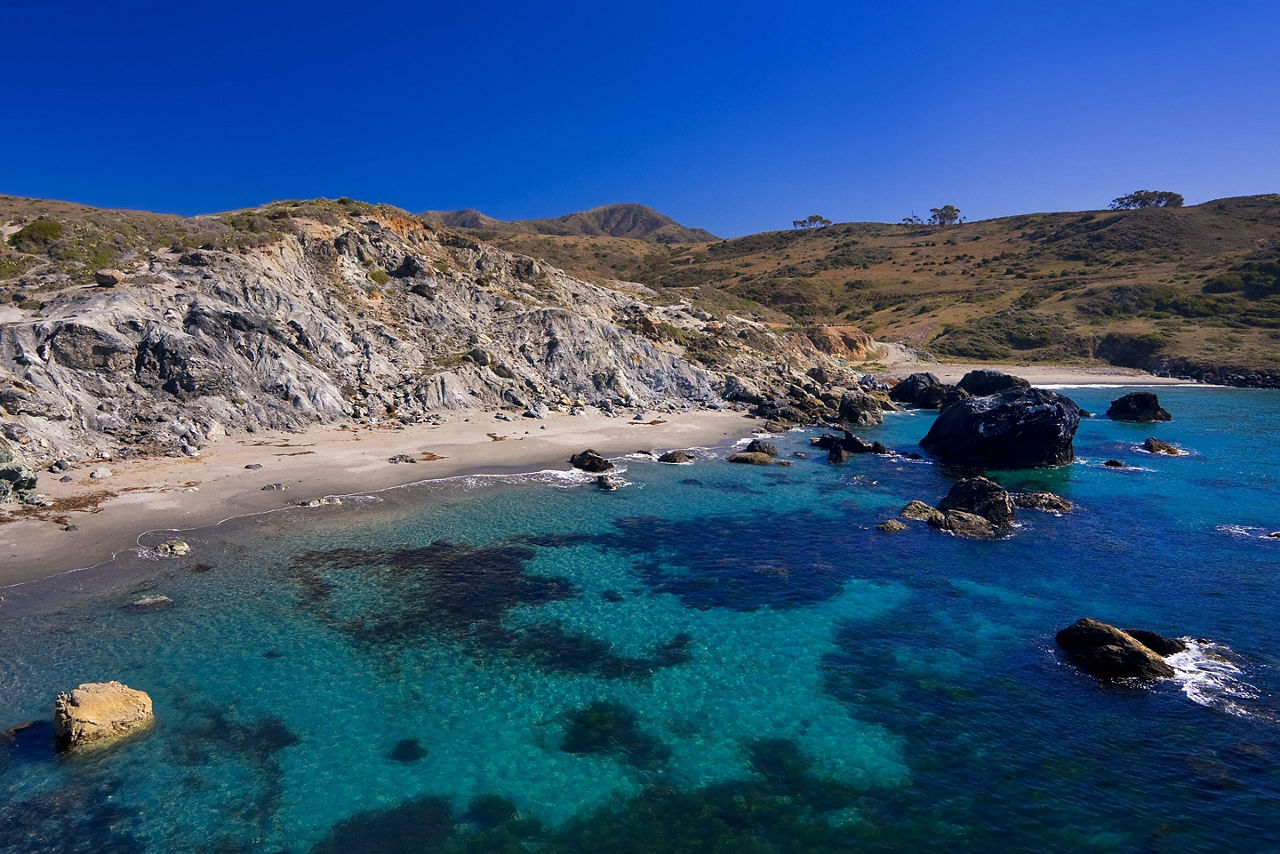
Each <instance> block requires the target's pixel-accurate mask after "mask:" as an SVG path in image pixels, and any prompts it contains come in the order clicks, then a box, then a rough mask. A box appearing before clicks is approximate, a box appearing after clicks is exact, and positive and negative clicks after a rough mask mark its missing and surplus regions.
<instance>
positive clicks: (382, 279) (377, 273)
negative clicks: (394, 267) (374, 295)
mask: <svg viewBox="0 0 1280 854" xmlns="http://www.w3.org/2000/svg"><path fill="white" fill-rule="evenodd" d="M369 278H370V279H373V280H374V281H375V282H377V283H378V284H380V285H385V284H386V283H387V282H389V281H391V275H390V274H389V273H388V272H387V271H386V270H374V271H372V272H370V273H369Z"/></svg>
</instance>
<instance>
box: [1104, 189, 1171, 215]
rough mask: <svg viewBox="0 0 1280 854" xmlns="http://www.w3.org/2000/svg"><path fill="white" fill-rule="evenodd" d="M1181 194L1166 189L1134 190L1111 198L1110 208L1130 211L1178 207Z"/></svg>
mask: <svg viewBox="0 0 1280 854" xmlns="http://www.w3.org/2000/svg"><path fill="white" fill-rule="evenodd" d="M1180 207H1182V196H1180V195H1178V194H1177V193H1171V192H1169V191H1168V190H1134V191H1133V192H1132V193H1130V194H1129V195H1127V196H1119V197H1118V198H1114V199H1112V200H1111V210H1113V211H1132V210H1137V209H1138V208H1180Z"/></svg>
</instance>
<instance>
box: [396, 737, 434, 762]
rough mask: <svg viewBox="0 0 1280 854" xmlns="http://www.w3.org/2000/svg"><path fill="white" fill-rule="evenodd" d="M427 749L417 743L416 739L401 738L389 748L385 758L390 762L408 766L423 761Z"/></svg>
mask: <svg viewBox="0 0 1280 854" xmlns="http://www.w3.org/2000/svg"><path fill="white" fill-rule="evenodd" d="M426 756H427V749H426V748H425V747H423V746H422V744H421V743H419V741H418V739H416V738H402V739H400V740H399V741H397V742H396V746H395V747H393V748H391V752H390V753H388V754H387V758H388V759H390V760H391V761H392V762H403V763H405V764H409V763H412V762H418V761H421V760H422V759H425V758H426Z"/></svg>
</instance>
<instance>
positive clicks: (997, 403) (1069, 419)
mask: <svg viewBox="0 0 1280 854" xmlns="http://www.w3.org/2000/svg"><path fill="white" fill-rule="evenodd" d="M1079 426H1080V407H1078V406H1076V404H1075V402H1074V401H1072V400H1071V399H1070V398H1068V397H1065V396H1063V395H1061V394H1058V393H1057V392H1053V391H1049V390H1047V389H1040V388H1012V389H1007V390H1005V391H1002V392H1000V393H998V394H993V395H988V396H986V397H971V398H967V399H964V400H959V401H956V402H955V403H952V404H950V405H948V406H947V407H945V408H944V409H943V410H942V412H940V413H939V414H938V418H937V420H936V421H934V423H933V426H932V427H930V428H929V432H928V433H927V434H926V435H925V437H924V438H923V439H921V440H920V446H921V447H922V448H924V449H925V451H927V452H928V453H929V454H931V455H932V456H934V457H937V458H939V459H940V460H941V461H943V462H945V463H951V464H954V465H965V466H975V467H978V468H990V469H1021V468H1038V467H1042V466H1057V465H1063V464H1064V463H1069V462H1071V461H1072V460H1073V459H1074V458H1075V449H1074V447H1073V445H1072V440H1073V439H1074V438H1075V434H1076V430H1077V429H1078V428H1079Z"/></svg>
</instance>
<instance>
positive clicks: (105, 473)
mask: <svg viewBox="0 0 1280 854" xmlns="http://www.w3.org/2000/svg"><path fill="white" fill-rule="evenodd" d="M89 477H91V478H93V479H94V480H101V479H102V478H104V477H111V469H109V468H107V467H106V466H99V467H98V468H96V469H94V470H93V471H91V472H89Z"/></svg>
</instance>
